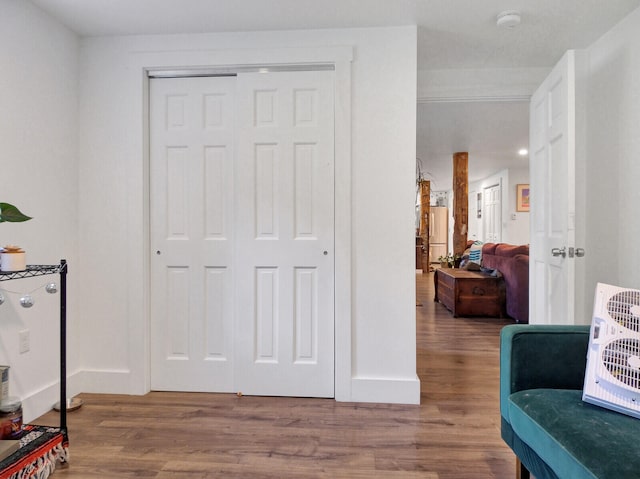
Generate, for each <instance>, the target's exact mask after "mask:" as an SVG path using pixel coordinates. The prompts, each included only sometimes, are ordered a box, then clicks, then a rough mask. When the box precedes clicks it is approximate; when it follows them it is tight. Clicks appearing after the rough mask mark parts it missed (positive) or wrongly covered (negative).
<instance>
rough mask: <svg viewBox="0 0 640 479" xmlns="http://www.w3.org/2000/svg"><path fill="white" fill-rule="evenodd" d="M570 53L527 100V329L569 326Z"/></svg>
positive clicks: (573, 91)
mask: <svg viewBox="0 0 640 479" xmlns="http://www.w3.org/2000/svg"><path fill="white" fill-rule="evenodd" d="M575 60H576V55H575V52H574V51H568V52H567V53H566V54H565V55H564V56H563V57H562V59H561V60H560V62H559V63H558V64H557V65H556V66H555V67H554V68H553V70H552V71H551V73H550V74H549V76H548V77H547V78H546V79H545V80H544V82H543V83H542V84H541V85H540V87H539V88H538V90H536V92H535V94H534V95H533V97H532V98H531V105H530V135H529V142H530V148H529V151H530V152H531V153H530V178H531V180H530V183H531V215H532V216H531V252H530V263H529V265H530V266H529V272H530V281H529V283H530V298H531V299H530V301H529V305H530V314H529V320H530V322H531V323H537V324H573V323H574V322H575V319H574V312H575V263H574V261H575V260H574V258H573V247H574V246H575V232H576V225H575V146H576V145H575V141H576V105H575V98H576V79H575V67H576V65H575Z"/></svg>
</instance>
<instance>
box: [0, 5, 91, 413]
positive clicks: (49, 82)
mask: <svg viewBox="0 0 640 479" xmlns="http://www.w3.org/2000/svg"><path fill="white" fill-rule="evenodd" d="M0 45H1V47H0V71H2V74H1V75H0V144H1V145H2V155H0V181H1V182H2V189H1V192H0V201H2V202H8V203H13V204H15V205H16V206H18V207H19V208H20V209H21V210H22V211H23V212H24V213H26V214H28V215H30V216H33V219H32V220H31V221H28V222H26V223H2V224H0V243H1V244H2V245H5V244H9V243H14V244H18V245H20V246H23V247H24V248H25V250H26V252H27V262H28V263H29V264H55V263H57V262H58V261H59V260H60V259H61V258H65V259H67V260H68V261H69V271H70V274H69V278H68V287H69V290H70V291H73V293H72V294H71V295H70V297H69V304H68V316H69V318H68V320H69V325H68V327H69V333H68V339H69V354H68V364H67V368H68V370H69V371H71V372H73V371H74V370H75V369H77V367H78V363H79V361H78V351H79V350H78V345H79V343H80V341H79V338H78V316H77V311H78V301H77V299H78V298H77V296H76V294H77V293H76V292H77V287H78V284H79V282H80V277H79V275H78V273H79V271H78V270H77V269H76V265H77V252H76V250H77V246H76V245H77V241H76V238H77V214H76V211H77V206H76V205H77V161H76V159H77V155H76V143H77V135H76V128H77V123H76V119H77V117H76V115H77V74H78V51H79V50H78V48H79V43H78V40H77V38H76V37H75V35H74V34H72V33H71V32H70V31H69V30H67V29H66V28H64V27H62V26H61V25H59V24H58V23H57V22H55V21H53V20H51V19H50V18H49V17H48V16H47V15H46V14H44V13H43V12H42V11H40V10H39V9H38V8H36V7H34V6H33V5H32V4H31V3H30V2H25V1H17V0H0ZM58 278H59V277H58V276H42V277H38V278H30V279H21V280H16V281H10V282H2V283H0V289H3V290H5V291H4V293H3V294H4V296H5V298H6V301H5V303H4V304H2V305H0V364H8V365H10V366H11V369H10V394H11V395H14V396H17V397H19V398H21V399H22V401H23V408H24V419H25V420H26V421H29V420H32V419H33V418H35V417H37V416H39V415H40V414H42V413H43V412H45V411H47V410H49V409H50V408H51V406H52V405H53V404H54V403H55V402H56V401H57V400H58V389H57V388H58V378H59V369H58V368H59V360H58V341H59V334H58V331H59V322H58V320H59V299H60V298H59V295H49V294H47V293H46V292H45V291H44V289H43V288H42V287H43V286H44V285H46V283H48V282H51V281H54V282H58ZM32 290H35V292H33V294H32V296H33V297H34V299H35V305H34V306H33V307H32V308H31V309H24V308H22V307H21V306H20V296H21V295H22V294H23V293H26V292H30V291H32ZM23 329H28V330H29V331H30V343H31V350H30V351H29V352H28V353H25V354H19V352H18V331H21V330H23ZM70 390H71V391H73V390H72V388H70Z"/></svg>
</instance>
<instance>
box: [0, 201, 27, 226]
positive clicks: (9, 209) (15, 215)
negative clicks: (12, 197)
mask: <svg viewBox="0 0 640 479" xmlns="http://www.w3.org/2000/svg"><path fill="white" fill-rule="evenodd" d="M30 219H31V216H27V215H25V214H24V213H22V212H21V211H20V210H19V209H18V208H16V207H15V206H13V205H11V204H9V203H0V223H4V222H5V221H6V222H10V223H20V222H22V221H27V220H30Z"/></svg>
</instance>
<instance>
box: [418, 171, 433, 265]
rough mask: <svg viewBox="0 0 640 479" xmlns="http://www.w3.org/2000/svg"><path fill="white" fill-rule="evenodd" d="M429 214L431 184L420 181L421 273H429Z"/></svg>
mask: <svg viewBox="0 0 640 479" xmlns="http://www.w3.org/2000/svg"><path fill="white" fill-rule="evenodd" d="M430 213H431V182H430V181H428V180H422V181H420V237H421V238H422V244H423V247H424V252H425V253H424V254H423V255H422V272H423V273H424V272H425V271H426V272H427V273H428V272H429V266H430V264H431V259H430V258H429V218H430V217H431V216H430Z"/></svg>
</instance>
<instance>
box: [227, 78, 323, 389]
mask: <svg viewBox="0 0 640 479" xmlns="http://www.w3.org/2000/svg"><path fill="white" fill-rule="evenodd" d="M333 77H334V73H333V72H332V71H318V72H295V73H294V72H278V73H268V74H263V73H248V74H240V75H238V85H237V91H238V125H239V127H238V143H237V170H236V171H237V175H238V177H237V183H236V185H237V195H236V200H237V203H236V204H237V218H238V220H239V221H238V223H237V226H238V227H237V229H236V238H235V244H236V248H237V259H238V261H237V267H236V275H237V282H238V288H239V289H238V294H237V297H236V311H237V326H236V332H237V338H238V341H237V342H236V385H237V389H238V391H240V392H242V393H243V394H259V395H285V396H314V397H333V395H334V379H333V378H334V337H333V336H334V321H333V317H334V314H333V308H334V301H333V297H334V296H333V295H334V289H333V276H334V244H333V241H334V232H333V231H334V185H333V177H334V112H333V105H334V101H333V84H334V79H333Z"/></svg>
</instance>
